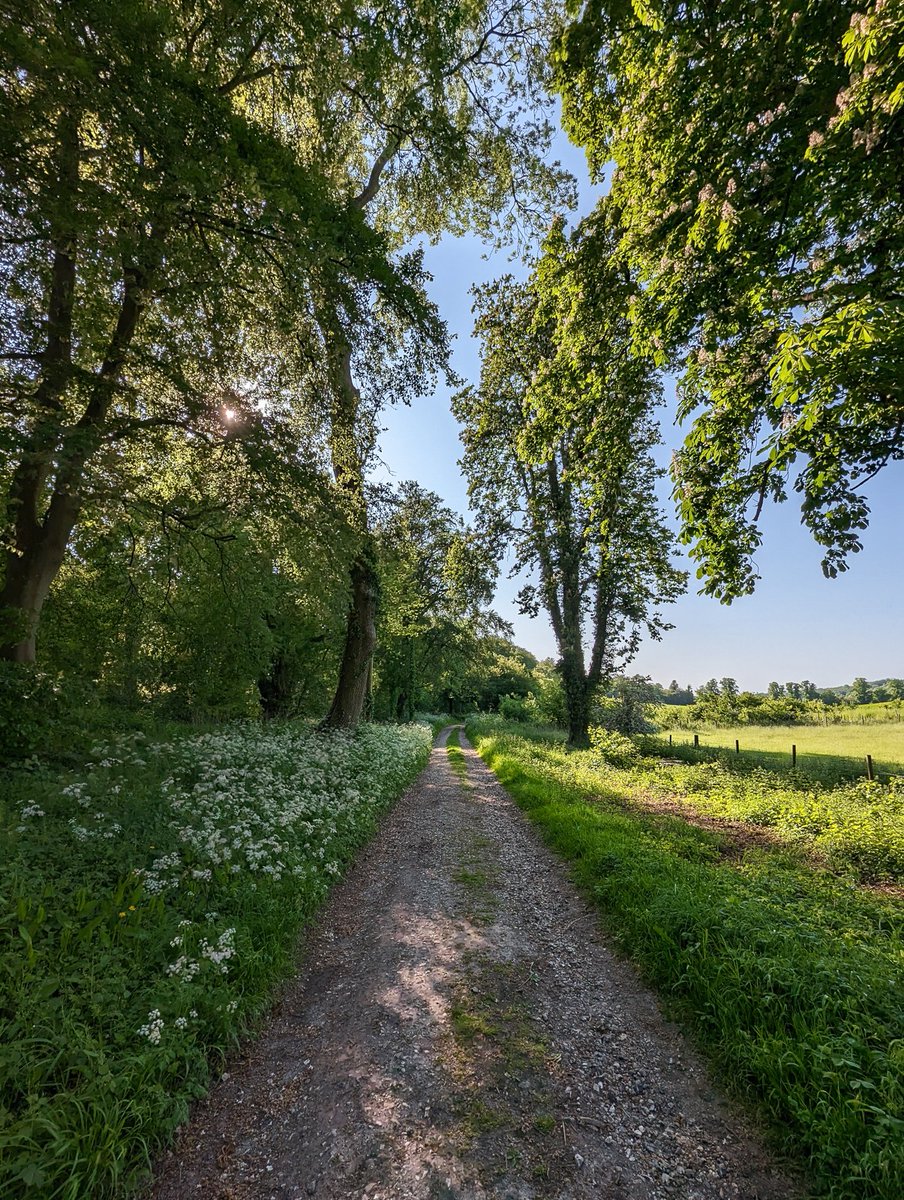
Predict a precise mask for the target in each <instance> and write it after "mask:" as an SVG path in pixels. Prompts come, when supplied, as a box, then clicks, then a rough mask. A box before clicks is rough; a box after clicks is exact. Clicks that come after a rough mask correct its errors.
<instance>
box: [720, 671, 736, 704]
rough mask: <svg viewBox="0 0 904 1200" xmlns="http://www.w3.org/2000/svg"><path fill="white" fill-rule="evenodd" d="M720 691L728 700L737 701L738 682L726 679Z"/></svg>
mask: <svg viewBox="0 0 904 1200" xmlns="http://www.w3.org/2000/svg"><path fill="white" fill-rule="evenodd" d="M719 691H720V692H721V694H722V695H723V696H724V697H725V698H726V699H727V700H736V699H737V696H738V681H737V680H736V679H731V678H729V677H726V678H725V679H723V680H722V683H721V687H720V688H719Z"/></svg>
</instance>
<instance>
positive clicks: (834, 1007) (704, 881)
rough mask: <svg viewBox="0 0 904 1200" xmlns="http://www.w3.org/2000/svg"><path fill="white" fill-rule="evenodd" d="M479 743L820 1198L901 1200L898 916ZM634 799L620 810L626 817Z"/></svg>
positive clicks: (798, 866) (591, 771) (540, 758)
mask: <svg viewBox="0 0 904 1200" xmlns="http://www.w3.org/2000/svg"><path fill="white" fill-rule="evenodd" d="M472 736H473V737H474V738H475V739H476V740H477V744H478V749H479V751H480V753H481V755H482V756H483V758H484V759H485V760H486V761H487V763H488V764H489V765H490V766H491V767H492V768H493V769H494V770H495V771H496V773H497V775H498V776H499V778H500V780H501V781H502V783H503V784H504V785H505V786H506V787H507V788H508V790H509V791H510V792H511V793H512V794H513V796H514V797H515V799H516V800H517V801H518V803H519V804H520V805H521V807H522V808H524V809H525V811H526V812H527V814H528V816H529V817H530V818H531V819H532V820H533V821H535V822H536V824H537V825H538V826H539V828H540V830H541V832H542V834H543V836H544V837H545V838H546V840H547V841H548V842H549V843H550V845H552V846H553V847H554V848H555V849H556V850H558V851H559V852H560V853H561V854H563V855H564V856H565V858H566V859H568V860H569V861H570V863H571V865H572V870H573V873H574V877H575V878H576V880H577V882H578V883H579V885H580V886H581V887H582V888H583V889H584V890H585V891H586V893H587V895H588V896H589V897H590V899H591V900H592V901H593V902H594V903H595V904H597V905H598V906H599V908H600V909H601V911H602V912H603V914H604V915H605V919H606V923H607V925H608V926H609V928H610V929H611V930H612V931H613V932H614V933H615V935H616V937H617V938H618V941H619V943H620V945H621V947H622V948H623V949H624V951H625V952H626V953H628V954H629V955H630V956H631V957H632V958H633V959H634V960H635V961H636V962H637V963H638V964H639V965H640V967H641V969H642V970H643V971H644V973H645V975H646V977H647V978H648V979H649V980H650V981H651V982H652V983H653V984H654V985H655V986H656V987H657V988H658V989H659V990H660V991H661V993H662V994H663V996H664V997H665V998H666V1000H667V1003H668V1004H669V1005H670V1006H671V1007H672V1010H673V1012H675V1014H676V1015H678V1016H679V1017H681V1018H682V1019H683V1020H684V1021H685V1023H686V1024H687V1025H688V1026H689V1027H690V1028H691V1029H692V1030H693V1031H694V1033H695V1034H696V1036H697V1038H698V1039H699V1041H700V1042H701V1044H702V1045H703V1046H704V1047H705V1048H706V1049H707V1050H708V1051H709V1053H710V1055H711V1056H712V1058H713V1059H714V1061H715V1062H716V1064H717V1065H718V1067H719V1068H720V1069H721V1074H722V1077H723V1078H724V1079H725V1081H726V1082H727V1083H728V1084H729V1085H730V1086H731V1087H733V1088H734V1089H735V1090H736V1091H737V1092H738V1093H739V1094H740V1095H742V1096H744V1097H746V1098H748V1099H750V1098H753V1099H755V1100H756V1101H757V1102H758V1103H759V1105H760V1106H761V1108H762V1110H763V1112H764V1114H766V1116H767V1117H768V1118H769V1119H770V1121H771V1124H772V1127H773V1130H774V1136H775V1137H776V1139H777V1140H779V1141H780V1142H781V1144H782V1145H783V1146H784V1148H785V1149H786V1150H787V1151H789V1152H791V1153H793V1154H796V1155H798V1156H799V1158H800V1160H801V1165H802V1167H804V1168H805V1169H806V1170H807V1173H808V1175H809V1177H810V1179H811V1180H812V1182H813V1184H814V1185H815V1191H816V1194H818V1195H824V1196H827V1197H831V1198H832V1200H897V1196H898V1193H899V1190H900V1179H901V1176H902V1173H904V1138H902V1132H904V1074H902V1069H901V1067H902V1064H901V1042H900V1032H901V1026H902V1017H904V1013H902V1009H901V996H902V994H904V975H902V968H901V964H902V961H904V960H902V949H904V924H902V919H901V913H900V911H899V909H898V907H897V906H896V905H894V904H893V903H890V902H888V901H885V900H883V899H881V898H879V897H875V896H872V895H867V894H864V893H863V892H862V891H859V890H857V889H852V888H850V887H849V886H846V885H844V884H843V883H839V882H838V881H837V880H836V879H834V878H833V877H831V876H830V875H827V874H826V873H824V872H820V871H814V870H812V869H808V868H807V867H806V866H804V865H803V864H802V863H801V862H800V861H799V860H798V859H797V858H796V857H795V856H793V855H791V854H790V853H782V852H779V851H773V852H770V851H766V850H763V851H749V852H748V853H746V854H744V855H743V857H742V858H741V859H740V860H738V859H737V858H736V857H732V858H729V859H723V858H722V857H721V855H720V839H719V837H718V836H717V835H716V834H714V833H711V832H706V831H703V830H701V829H697V828H694V827H693V826H691V825H688V824H686V823H685V822H684V821H681V820H679V819H677V818H674V817H663V816H652V815H647V814H644V813H643V812H641V811H638V810H636V809H634V808H632V807H631V805H630V799H629V797H630V792H627V791H626V789H625V788H624V787H623V784H624V783H625V782H628V783H631V782H632V781H634V780H635V778H636V776H635V773H634V772H632V771H627V772H626V771H616V770H614V769H612V768H609V769H608V771H607V773H605V774H604V775H603V776H601V775H600V773H599V763H598V760H597V759H595V758H594V757H593V752H592V751H588V752H587V753H585V754H574V753H570V754H566V753H565V752H564V749H563V747H562V746H561V745H558V746H556V745H554V744H551V743H550V742H549V741H548V740H544V741H539V740H534V739H533V738H531V739H530V740H527V739H525V738H522V737H515V736H512V735H508V734H503V733H501V732H492V733H489V732H488V733H487V734H481V733H480V729H479V727H475V728H474V730H473V731H472ZM626 801H627V803H626Z"/></svg>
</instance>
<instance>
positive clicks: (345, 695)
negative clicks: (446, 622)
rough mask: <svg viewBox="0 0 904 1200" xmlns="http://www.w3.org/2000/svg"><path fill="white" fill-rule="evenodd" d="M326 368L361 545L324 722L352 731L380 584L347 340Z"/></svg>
mask: <svg viewBox="0 0 904 1200" xmlns="http://www.w3.org/2000/svg"><path fill="white" fill-rule="evenodd" d="M328 340H330V341H331V346H330V350H331V353H330V368H331V375H332V383H333V413H332V426H333V428H332V436H331V439H330V453H331V455H332V460H333V474H334V476H335V478H336V482H337V483H338V484H339V486H340V487H341V488H342V489H343V490H344V491H345V492H346V494H347V495H348V496H349V497H350V499H351V501H352V512H353V516H354V518H355V519H356V520H357V522H358V524H359V526H360V529H361V533H362V537H363V544H362V546H361V549H360V550H359V551H358V553H357V554H356V555H355V558H354V560H353V562H352V565H351V569H350V572H349V574H350V577H351V599H350V602H349V608H348V616H347V620H346V630H345V647H344V649H343V651H342V664H341V666H340V668H339V679H338V681H337V683H336V693H335V695H334V696H333V702H332V704H331V705H330V710H329V712H328V713H327V715H326V717H325V718H324V721H323V724H324V727H325V728H328V729H354V727H355V726H356V725H357V724H358V723H359V721H361V719H362V717H366V716H367V715H369V703H370V681H371V671H372V667H373V656H374V650H375V649H376V645H377V597H378V594H379V580H378V578H377V568H376V562H375V557H374V547H373V540H372V538H371V536H370V531H369V529H368V519H367V504H366V501H365V498H364V467H363V464H362V462H361V456H360V452H359V449H358V444H357V439H356V421H357V416H358V407H359V404H360V399H361V398H360V395H359V392H358V389H357V387H355V383H354V380H353V378H352V366H351V363H352V354H351V347H350V346H349V344H348V341H347V340H346V339H345V338H344V337H342V336H341V335H340V336H336V335H335V334H334V335H333V338H332V339H328Z"/></svg>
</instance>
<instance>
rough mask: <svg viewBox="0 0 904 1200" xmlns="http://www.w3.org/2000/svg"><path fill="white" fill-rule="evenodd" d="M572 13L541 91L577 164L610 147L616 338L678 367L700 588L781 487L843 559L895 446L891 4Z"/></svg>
mask: <svg viewBox="0 0 904 1200" xmlns="http://www.w3.org/2000/svg"><path fill="white" fill-rule="evenodd" d="M573 11H574V17H573V19H572V20H571V22H570V23H569V24H568V25H567V26H566V27H565V28H564V30H563V32H562V34H561V37H560V39H559V41H558V45H557V48H556V52H555V75H556V86H557V87H558V89H559V90H560V92H561V94H562V98H563V110H564V120H565V125H566V128H567V129H568V130H569V132H570V133H571V134H572V136H573V137H574V138H575V139H576V140H577V141H578V142H579V143H580V144H582V145H583V146H584V147H585V149H586V151H587V154H588V159H589V161H590V164H591V168H592V170H593V171H594V172H595V173H596V174H597V175H598V176H600V175H602V173H603V172H604V171H605V170H606V168H607V164H608V163H609V162H614V164H615V166H614V170H613V172H612V186H611V198H612V201H613V203H614V204H615V205H616V206H617V207H618V209H619V211H620V213H621V220H622V227H623V233H622V236H621V240H620V253H621V255H622V256H623V257H624V259H625V260H626V261H627V262H628V263H629V264H630V265H631V266H632V267H633V268H635V269H636V270H637V272H638V277H639V278H638V282H639V286H638V288H637V292H636V295H635V298H634V301H633V305H632V317H633V323H634V338H635V342H636V344H637V345H638V346H639V347H640V348H642V349H643V350H644V351H647V352H650V353H653V354H655V355H656V356H657V360H658V361H659V362H660V363H662V364H665V363H667V362H671V363H674V364H676V365H678V366H679V367H680V370H681V402H680V412H681V415H682V416H684V417H690V416H693V423H692V424H691V427H690V431H689V433H688V436H687V440H686V442H685V444H684V448H683V449H682V450H680V451H679V452H678V453H677V454H676V456H675V460H674V464H673V478H674V483H675V495H676V498H677V500H678V503H679V508H680V512H681V517H682V521H683V536H684V540H685V541H686V542H688V543H690V545H691V554H692V556H693V557H694V558H695V559H696V560H697V561H698V563H699V572H698V574H699V575H700V576H701V577H702V578H703V580H704V590H705V591H707V592H709V593H711V594H713V595H716V596H718V597H720V598H721V599H723V600H729V601H730V600H731V599H732V598H733V597H735V596H738V595H741V594H743V593H744V592H749V591H751V590H752V589H753V587H754V584H755V580H756V572H755V567H754V565H753V561H752V555H753V553H754V551H755V550H756V548H757V547H758V546H759V544H760V541H761V536H762V535H761V532H760V529H759V526H758V524H757V521H758V518H759V515H760V512H761V510H762V507H763V504H764V502H766V501H767V500H770V499H772V500H783V499H785V498H786V495H787V491H788V488H789V484H791V486H793V488H794V490H795V491H797V492H798V493H799V494H800V497H801V506H802V514H803V520H804V522H805V523H806V525H807V526H808V527H809V528H810V530H811V531H812V533H813V535H814V537H815V538H816V540H817V541H818V542H819V543H820V544H821V545H822V546H823V547H824V550H825V556H824V562H823V567H824V570H825V572H826V573H827V574H828V575H834V574H836V573H837V572H839V571H843V570H845V569H846V568H847V559H848V556H849V555H850V554H851V553H852V552H855V551H857V550H859V549H860V547H861V534H862V530H863V529H864V528H865V527H866V524H867V520H868V514H869V507H868V503H867V500H866V498H865V497H864V495H863V492H862V490H861V489H862V487H863V485H865V483H866V482H867V481H868V479H869V478H871V477H872V475H873V474H875V472H876V471H878V470H879V469H880V468H881V467H882V466H883V465H884V464H885V463H887V462H888V461H890V460H891V459H900V458H901V457H904V437H902V432H904V400H902V395H901V380H902V377H904V376H902V371H901V364H902V361H904V309H902V269H904V227H902V222H901V210H900V201H901V195H900V181H901V178H902V175H904V137H902V132H901V109H902V105H904V59H902V57H901V55H900V43H901V33H902V28H904V26H902V17H901V9H900V6H899V5H897V4H892V3H886V2H885V0H874V2H872V3H867V4H860V3H858V4H855V3H853V2H845V3H837V2H836V0H816V2H814V3H809V4H806V5H792V4H785V3H781V2H779V0H766V2H757V3H753V0H727V2H723V3H720V4H699V3H689V4H674V3H672V2H671V0H644V2H643V3H640V2H634V3H627V2H626V0H603V2H602V3H593V4H586V5H580V6H578V5H575V6H574V10H573ZM795 472H796V474H795ZM792 481H793V483H792Z"/></svg>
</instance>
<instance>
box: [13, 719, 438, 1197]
mask: <svg viewBox="0 0 904 1200" xmlns="http://www.w3.org/2000/svg"><path fill="white" fill-rule="evenodd" d="M430 744H431V737H430V731H429V729H428V728H426V727H425V726H422V725H418V726H403V727H398V726H394V727H392V726H382V727H381V726H373V725H371V726H365V727H362V728H361V729H360V730H359V732H358V733H356V734H355V735H354V736H351V735H344V734H320V733H317V732H315V731H313V730H312V729H310V728H306V727H304V726H300V725H297V724H295V725H283V726H277V727H274V726H267V727H260V726H247V727H241V728H234V729H231V730H227V731H221V732H219V733H216V734H207V735H204V736H202V737H197V738H184V739H180V740H178V741H173V742H169V743H162V744H157V745H151V744H147V742H146V741H144V740H142V739H141V738H138V739H136V738H135V737H126V738H121V739H119V741H118V742H116V743H115V744H106V745H103V746H97V747H95V753H94V755H93V757H92V760H91V761H90V762H89V763H88V764H83V765H82V767H81V768H80V769H79V770H78V771H75V772H72V773H70V774H67V775H65V776H60V775H59V774H56V773H53V772H50V771H46V770H40V769H36V768H34V767H31V768H29V769H19V770H16V771H11V772H9V773H7V775H6V776H4V777H3V778H2V779H0V788H2V793H0V847H2V859H0V1195H2V1196H3V1197H4V1200H7V1198H9V1200H14V1198H15V1200H18V1198H19V1197H29V1198H34V1200H37V1198H40V1200H84V1198H85V1197H89V1196H90V1197H92V1200H95V1198H97V1200H100V1198H102V1197H106V1196H111V1195H113V1194H116V1195H122V1194H123V1193H124V1192H126V1191H128V1190H129V1189H130V1188H131V1187H133V1186H135V1185H137V1184H138V1183H140V1182H141V1181H142V1179H143V1177H145V1176H146V1174H147V1169H148V1164H149V1161H150V1158H151V1156H152V1154H153V1153H154V1152H155V1150H157V1149H159V1148H160V1147H161V1146H162V1145H163V1144H164V1143H165V1141H166V1140H167V1138H168V1137H169V1136H170V1134H171V1133H172V1131H173V1130H174V1129H175V1127H176V1126H178V1125H179V1124H180V1123H182V1121H184V1120H185V1117H186V1115H187V1112H188V1105H189V1103H190V1101H191V1100H193V1099H195V1098H197V1097H198V1096H200V1095H202V1094H203V1092H204V1091H205V1089H206V1086H207V1083H208V1078H209V1071H210V1064H211V1062H212V1061H213V1062H214V1063H216V1061H217V1060H222V1056H223V1055H224V1054H225V1053H226V1051H227V1050H228V1049H229V1048H230V1047H232V1046H234V1045H235V1043H236V1041H237V1039H238V1038H239V1036H240V1035H241V1033H242V1032H243V1031H244V1030H246V1029H247V1028H248V1026H249V1024H250V1023H252V1022H253V1021H254V1020H255V1019H256V1018H257V1017H258V1015H259V1014H260V1013H261V1012H262V1011H264V1010H265V1009H266V1006H267V1003H268V1000H269V997H270V996H271V995H272V990H273V988H274V986H275V985H276V984H277V983H278V982H279V981H280V980H282V979H283V978H285V977H286V976H287V975H288V974H289V973H290V972H291V970H292V969H293V965H294V961H295V952H296V945H297V937H298V933H299V931H300V929H301V928H302V927H303V926H304V925H305V924H306V923H307V922H308V921H309V920H310V918H311V917H312V915H313V914H314V912H315V911H316V910H317V908H318V907H319V905H320V903H321V902H322V900H323V898H324V896H325V894H326V892H327V890H328V888H329V886H330V884H331V883H332V882H333V880H335V879H336V878H338V877H339V876H340V875H341V873H342V871H343V869H344V867H345V865H346V864H347V863H348V862H349V861H350V859H351V858H352V857H353V855H354V853H355V851H356V849H357V848H358V847H359V846H360V845H361V844H362V843H363V842H364V841H366V840H367V838H368V837H369V836H370V834H371V833H372V831H373V829H374V826H375V824H376V822H377V820H378V818H379V815H380V813H381V812H382V811H383V810H384V809H385V808H386V807H387V806H388V805H389V804H390V803H392V801H393V800H394V799H395V798H396V797H397V796H398V795H399V794H400V793H401V792H402V791H403V790H404V788H405V787H406V786H407V784H408V783H409V782H410V781H411V780H412V779H413V778H414V777H415V775H416V774H417V773H418V771H419V770H420V769H421V767H422V766H423V764H424V763H425V762H426V759H427V757H428V755H429V752H430Z"/></svg>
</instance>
